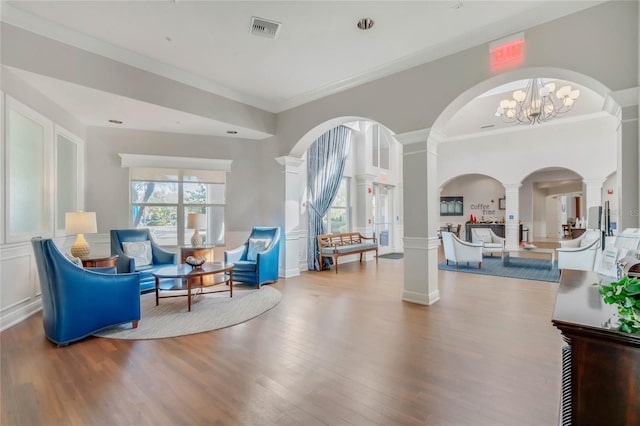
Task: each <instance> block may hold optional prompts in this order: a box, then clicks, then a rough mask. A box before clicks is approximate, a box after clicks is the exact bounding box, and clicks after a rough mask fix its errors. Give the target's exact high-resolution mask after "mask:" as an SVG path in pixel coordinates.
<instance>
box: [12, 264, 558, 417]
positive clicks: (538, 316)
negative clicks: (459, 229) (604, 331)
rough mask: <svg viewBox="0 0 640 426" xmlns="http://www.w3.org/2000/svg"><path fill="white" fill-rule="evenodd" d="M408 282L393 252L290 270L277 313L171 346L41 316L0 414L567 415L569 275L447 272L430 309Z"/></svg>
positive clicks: (25, 331) (19, 352)
mask: <svg viewBox="0 0 640 426" xmlns="http://www.w3.org/2000/svg"><path fill="white" fill-rule="evenodd" d="M402 275H403V261H402V260H393V259H380V260H379V264H378V265H377V266H376V264H375V262H365V263H363V264H359V263H357V262H356V263H349V264H344V265H341V266H340V273H339V274H337V275H336V274H335V273H334V272H333V271H324V272H320V273H318V272H309V273H303V274H302V276H300V277H296V278H291V279H281V280H280V281H279V282H278V283H276V284H274V287H276V288H278V289H279V290H280V291H281V292H282V293H283V300H282V302H281V303H280V304H279V305H278V306H276V307H275V308H274V309H272V310H271V311H269V312H267V313H265V314H263V315H261V316H260V317H258V318H255V319H253V320H251V321H248V322H246V323H243V324H241V325H237V326H234V327H230V328H227V329H223V330H217V331H213V332H208V333H202V334H198V335H192V336H184V337H180V338H172V339H162V340H150V341H125V340H109V339H101V338H89V339H87V340H84V341H81V342H79V343H75V344H72V345H70V346H67V347H63V348H57V347H55V346H54V345H52V344H51V343H49V342H48V341H47V340H46V339H45V338H44V335H43V331H42V317H41V315H40V314H38V315H35V316H33V317H31V318H29V319H28V320H26V321H24V322H22V323H20V324H18V325H16V326H14V327H12V328H10V329H8V330H5V331H4V332H3V333H1V334H0V345H1V346H0V353H1V358H2V365H1V371H0V372H1V377H0V380H1V395H0V397H1V416H0V423H1V424H2V425H195V424H197V425H201V424H202V425H204V424H208V425H305V426H306V425H492V426H493V425H553V424H557V415H558V401H559V397H560V349H561V347H562V345H563V343H562V339H561V338H560V333H559V332H558V331H557V330H556V329H555V328H554V327H553V326H552V325H551V322H550V320H551V314H552V309H553V303H554V298H555V293H556V291H557V287H558V285H557V284H553V283H546V282H538V281H527V280H517V279H502V278H496V277H491V276H485V275H474V274H465V273H456V272H446V271H440V284H439V286H440V293H441V300H440V301H439V302H438V303H436V304H434V305H433V306H430V307H426V306H419V305H415V304H410V303H405V302H402V301H401V295H402ZM142 321H144V318H143V319H142Z"/></svg>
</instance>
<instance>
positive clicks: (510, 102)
mask: <svg viewBox="0 0 640 426" xmlns="http://www.w3.org/2000/svg"><path fill="white" fill-rule="evenodd" d="M579 96H580V90H578V89H573V88H572V87H571V86H569V85H567V86H562V87H561V88H559V89H558V90H556V85H555V83H547V84H544V85H543V84H542V80H541V79H539V78H534V79H531V80H529V83H528V84H527V87H526V88H525V89H524V90H516V91H515V92H513V94H512V97H513V99H503V100H501V101H500V106H499V107H498V109H497V110H496V113H495V115H496V117H502V120H503V121H505V122H506V123H516V124H536V123H542V122H545V121H549V120H551V119H553V118H555V117H557V116H558V115H560V114H564V113H566V112H567V111H569V110H571V108H573V105H574V104H575V101H576V99H578V97H579Z"/></svg>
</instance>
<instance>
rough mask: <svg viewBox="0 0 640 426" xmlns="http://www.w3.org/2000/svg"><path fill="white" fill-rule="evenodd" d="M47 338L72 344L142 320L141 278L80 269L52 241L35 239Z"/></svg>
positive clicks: (135, 275)
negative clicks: (117, 326)
mask: <svg viewBox="0 0 640 426" xmlns="http://www.w3.org/2000/svg"><path fill="white" fill-rule="evenodd" d="M31 245H32V247H33V252H34V257H35V260H36V266H37V269H38V277H39V279H40V289H41V291H42V321H43V326H44V333H45V336H46V337H47V338H48V339H49V340H51V341H52V342H53V343H56V344H58V345H66V344H68V343H71V342H74V341H76V340H80V339H82V338H84V337H87V336H89V335H91V334H93V333H96V332H98V331H100V330H102V329H104V328H107V327H111V326H114V325H118V324H124V323H127V322H131V323H132V324H133V327H134V328H135V327H137V325H138V321H139V320H140V276H139V275H138V274H114V273H102V272H96V270H95V269H84V268H82V267H81V266H77V265H74V264H73V263H72V262H71V261H70V260H69V259H68V258H67V257H66V256H65V255H64V254H62V253H61V252H60V251H59V250H58V248H57V247H56V245H55V244H54V243H53V241H52V240H51V239H44V238H40V237H37V238H33V239H32V240H31Z"/></svg>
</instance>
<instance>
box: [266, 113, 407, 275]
mask: <svg viewBox="0 0 640 426" xmlns="http://www.w3.org/2000/svg"><path fill="white" fill-rule="evenodd" d="M339 125H343V126H346V127H348V128H350V129H351V147H350V153H349V158H348V160H347V165H346V167H345V172H344V176H343V184H342V185H341V190H340V192H339V196H337V197H336V199H335V200H334V204H333V205H332V206H331V208H330V210H329V212H328V214H327V216H326V217H325V222H324V223H325V227H326V230H327V232H330V233H336V232H360V233H362V234H363V235H367V236H372V235H375V236H376V237H378V241H379V244H380V254H383V253H385V252H392V251H402V239H401V237H402V234H403V228H402V217H403V215H402V156H401V146H400V145H399V144H398V142H397V141H396V140H395V138H394V137H393V135H394V134H393V132H392V131H391V130H390V129H388V128H387V127H386V126H384V125H382V124H380V123H377V122H375V121H372V120H369V119H367V118H363V117H338V118H334V119H331V120H327V121H325V122H324V123H320V124H318V125H316V126H315V127H314V128H313V129H311V130H309V131H308V132H307V133H306V134H305V135H304V136H303V137H302V138H300V140H299V141H298V143H297V144H295V146H294V147H293V149H292V150H291V155H290V156H287V157H281V158H279V159H278V161H279V162H280V164H282V165H283V166H284V167H285V194H286V200H285V236H286V239H285V240H286V244H285V246H286V247H285V256H283V258H284V259H285V265H284V271H287V272H285V273H288V274H289V275H285V276H294V275H297V274H299V272H300V271H302V270H306V269H307V265H306V262H305V259H306V253H307V247H308V239H307V219H308V217H307V214H308V206H307V204H306V201H307V200H306V176H307V174H306V151H307V149H308V147H309V146H310V145H311V144H312V143H313V142H314V141H315V140H316V139H317V138H318V137H319V136H321V135H322V134H323V133H325V132H326V131H328V130H329V129H332V128H334V127H336V126H339ZM294 154H295V155H294ZM365 258H372V254H371V253H369V254H365ZM354 259H356V257H354V258H353V259H349V257H346V256H345V259H344V261H345V262H348V261H350V260H354ZM341 263H343V260H342V259H341Z"/></svg>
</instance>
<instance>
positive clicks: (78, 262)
mask: <svg viewBox="0 0 640 426" xmlns="http://www.w3.org/2000/svg"><path fill="white" fill-rule="evenodd" d="M64 255H65V256H66V257H67V259H69V261H70V262H71V263H73V264H74V265H76V266H79V267H81V268H82V260H81V259H80V258H79V257H75V256H74V255H72V254H71V253H65V254H64Z"/></svg>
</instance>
